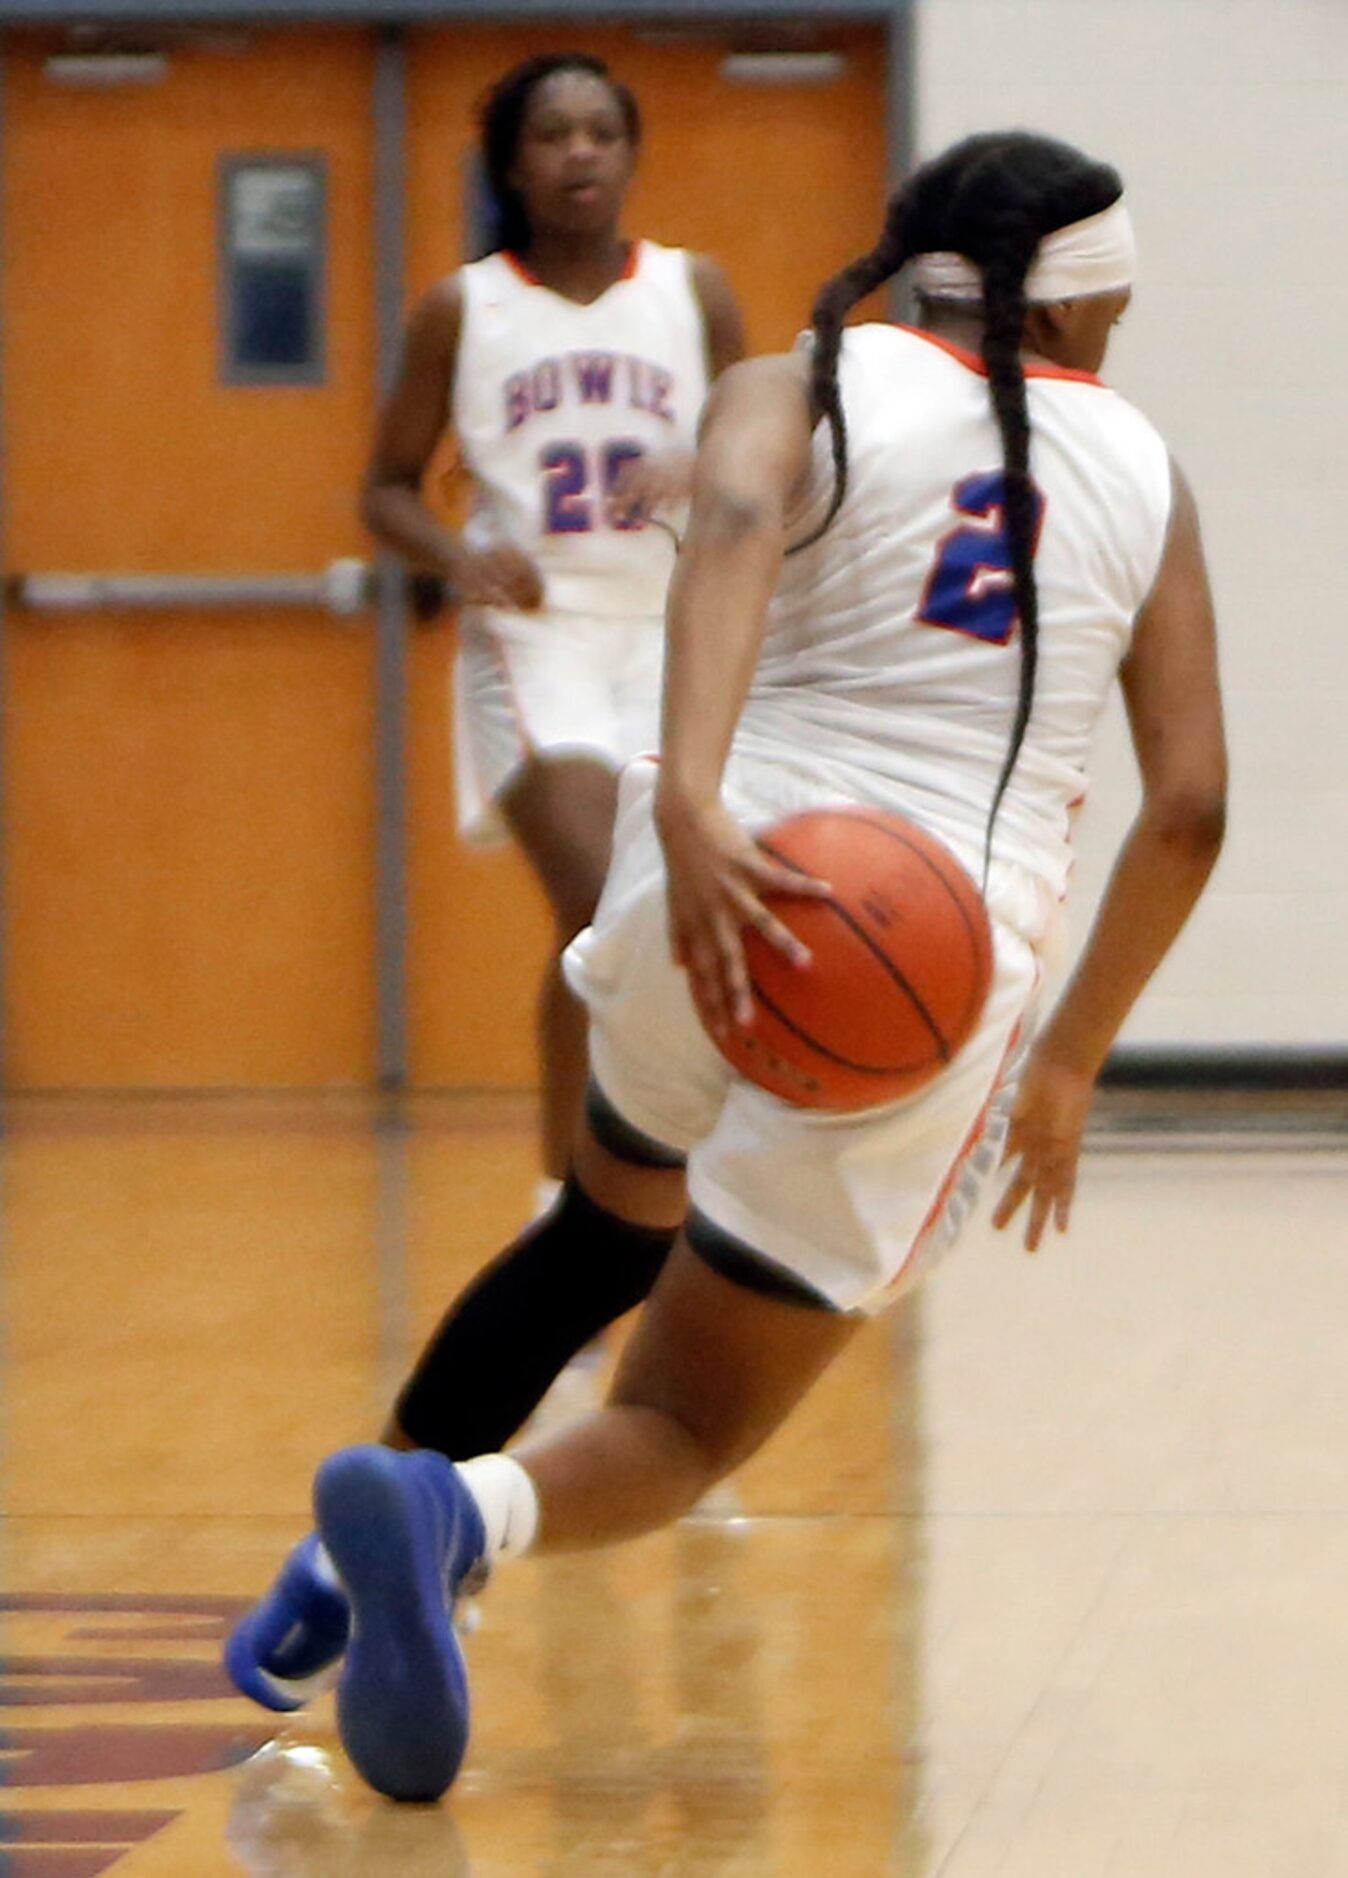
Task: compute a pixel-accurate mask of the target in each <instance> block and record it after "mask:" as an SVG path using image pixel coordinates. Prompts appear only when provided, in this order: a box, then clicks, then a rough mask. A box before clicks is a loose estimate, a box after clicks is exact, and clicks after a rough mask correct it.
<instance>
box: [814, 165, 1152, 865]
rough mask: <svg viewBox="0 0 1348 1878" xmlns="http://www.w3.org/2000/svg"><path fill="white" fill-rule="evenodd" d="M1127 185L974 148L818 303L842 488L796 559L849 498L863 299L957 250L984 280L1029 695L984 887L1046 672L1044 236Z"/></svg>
mask: <svg viewBox="0 0 1348 1878" xmlns="http://www.w3.org/2000/svg"><path fill="white" fill-rule="evenodd" d="M1122 190H1123V184H1122V182H1121V181H1120V179H1119V176H1118V174H1117V172H1116V171H1114V170H1113V169H1111V168H1110V167H1109V166H1108V165H1107V164H1103V163H1096V162H1094V161H1092V160H1091V159H1090V158H1089V157H1086V156H1083V155H1082V153H1081V152H1080V151H1078V150H1073V149H1072V148H1070V146H1068V145H1066V144H1062V143H1058V142H1056V141H1054V140H1053V139H1051V138H1047V137H1037V136H1033V135H1031V134H1029V133H1027V132H1024V131H1007V132H992V133H986V134H983V135H980V136H976V137H969V138H966V139H965V140H964V141H963V142H962V143H959V144H956V145H955V146H954V147H953V148H952V149H950V150H947V151H946V152H945V154H944V155H942V156H940V157H937V158H936V159H935V160H934V161H933V162H930V163H927V164H925V165H924V166H923V167H922V168H921V169H920V170H918V171H917V172H916V173H915V174H914V175H913V176H912V177H911V178H910V179H909V181H908V182H907V183H906V184H905V185H904V187H903V189H902V190H900V192H899V194H898V195H897V196H895V197H894V198H893V199H892V201H891V203H890V207H889V212H888V215H887V216H886V219H885V226H884V231H883V233H882V235H881V238H880V241H879V243H878V244H877V246H876V247H875V248H874V249H873V250H872V251H871V253H870V254H867V255H863V256H862V258H861V259H860V260H859V261H856V262H854V263H853V264H852V266H851V267H848V268H844V269H843V271H842V273H840V274H838V275H836V276H835V277H834V278H833V279H832V280H831V281H829V282H828V284H827V285H826V286H825V287H824V289H823V290H822V292H821V293H820V295H819V298H818V299H817V300H816V302H815V307H814V334H815V351H814V362H813V370H812V377H811V394H812V399H813V404H814V409H815V413H816V416H817V417H820V416H822V417H825V418H827V420H828V424H829V430H830V434H831V437H832V445H833V465H834V488H833V496H832V499H831V501H830V503H829V507H828V511H827V514H826V515H825V517H824V519H823V521H822V522H821V523H820V525H819V527H818V528H816V529H815V530H814V531H813V532H812V533H811V534H810V535H809V536H808V537H807V538H806V539H805V540H804V541H802V542H799V543H798V544H796V546H795V547H794V548H792V549H789V550H788V552H789V553H795V552H797V551H798V550H799V549H800V548H804V547H808V546H810V545H811V543H813V542H815V541H817V540H818V539H819V537H820V536H821V535H822V534H823V532H824V530H825V529H826V528H827V527H828V526H829V524H830V523H831V522H832V521H833V520H834V518H835V516H836V515H837V514H838V511H839V509H840V508H841V507H842V504H843V501H844V498H845V496H846V493H847V428H846V421H845V418H844V415H843V410H842V400H841V395H840V392H839V387H838V362H839V356H840V352H841V347H842V331H843V320H844V318H845V317H846V315H847V313H848V312H849V310H850V309H851V308H852V307H853V306H854V305H855V304H856V302H857V301H858V300H860V299H861V298H862V297H863V296H864V295H865V294H867V293H869V292H871V290H872V289H873V288H875V287H878V286H879V285H880V284H881V283H882V282H883V281H885V280H887V279H889V278H890V276H891V275H893V274H896V273H897V272H898V271H899V269H900V268H901V267H902V266H903V265H904V263H905V262H906V261H908V260H910V259H911V258H912V257H913V256H915V255H919V254H926V253H931V252H934V251H938V250H953V251H954V252H956V253H958V254H963V255H965V256H967V257H968V259H969V260H971V261H973V262H974V263H975V264H976V265H977V266H978V268H979V269H980V270H981V272H982V275H983V303H982V309H981V310H982V314H983V320H984V331H983V358H984V363H985V364H986V366H987V372H988V389H989V392H990V394H991V398H992V408H993V413H994V416H995V417H996V420H997V429H998V432H999V434H1000V437H1001V444H1002V464H1003V475H1004V490H1005V493H1004V498H1003V514H1004V519H1005V526H1006V537H1007V546H1008V551H1009V554H1010V560H1011V576H1012V584H1013V591H1014V593H1015V600H1016V613H1017V620H1018V624H1019V629H1020V651H1021V660H1020V684H1019V689H1018V693H1017V698H1016V709H1015V713H1014V716H1013V718H1012V722H1011V732H1010V736H1009V739H1008V744H1007V752H1006V757H1005V760H1004V761H1003V764H1002V768H1001V772H1000V774H999V776H998V778H997V786H996V789H995V790H994V792H993V797H992V804H991V807H990V808H989V811H988V820H987V832H986V836H985V841H984V850H983V877H984V886H985V887H986V884H987V874H988V869H989V867H990V866H991V861H992V834H993V828H994V826H995V823H996V820H997V812H998V810H999V809H1000V808H1001V805H1002V800H1003V798H1004V796H1005V795H1006V791H1007V788H1008V786H1009V785H1010V782H1011V778H1012V775H1013V774H1014V771H1015V767H1016V761H1017V758H1018V757H1019V755H1020V751H1021V747H1022V745H1023V744H1024V741H1025V736H1026V733H1027V731H1028V729H1029V724H1030V717H1031V713H1032V711H1033V709H1034V691H1035V679H1036V677H1037V675H1038V668H1039V590H1038V586H1037V583H1036V580H1035V572H1034V551H1035V539H1036V534H1037V529H1038V509H1039V498H1038V495H1037V493H1036V491H1035V487H1034V484H1033V482H1032V481H1031V478H1030V414H1029V406H1028V401H1027V398H1026V391H1025V372H1024V368H1023V366H1022V364H1021V356H1020V352H1021V345H1022V342H1023V337H1024V328H1025V316H1026V312H1027V304H1026V298H1025V280H1026V276H1027V274H1028V272H1029V269H1030V266H1031V264H1032V262H1033V260H1034V254H1035V250H1036V248H1037V247H1038V245H1039V243H1040V241H1041V240H1042V239H1043V238H1044V236H1045V235H1048V234H1051V233H1052V232H1053V230H1054V229H1057V228H1064V227H1066V226H1068V224H1070V223H1072V222H1075V221H1079V220H1081V219H1082V218H1083V217H1085V216H1088V215H1094V214H1097V213H1099V211H1100V210H1102V209H1105V208H1108V207H1109V205H1110V204H1111V203H1112V202H1114V201H1116V200H1117V199H1118V197H1119V196H1120V195H1121V194H1122Z"/></svg>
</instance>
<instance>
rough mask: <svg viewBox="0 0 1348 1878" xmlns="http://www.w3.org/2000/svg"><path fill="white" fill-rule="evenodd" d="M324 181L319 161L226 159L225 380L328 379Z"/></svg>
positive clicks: (307, 381)
mask: <svg viewBox="0 0 1348 1878" xmlns="http://www.w3.org/2000/svg"><path fill="white" fill-rule="evenodd" d="M324 183H325V178H324V174H323V164H322V160H321V159H320V158H317V157H313V158H309V157H303V158H296V157H284V158H282V157H228V158H226V159H225V161H224V163H223V165H222V168H221V224H222V237H223V238H222V243H221V247H222V254H221V270H222V274H223V283H222V292H221V311H222V316H223V326H224V345H223V355H224V356H223V371H222V376H223V378H224V381H225V383H226V384H229V385H316V384H321V383H322V380H323V355H324V343H323V342H324V332H323V291H322V289H323V272H324V260H325V249H326V228H325V226H324V223H325V201H324V197H325V188H324Z"/></svg>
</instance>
